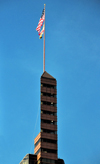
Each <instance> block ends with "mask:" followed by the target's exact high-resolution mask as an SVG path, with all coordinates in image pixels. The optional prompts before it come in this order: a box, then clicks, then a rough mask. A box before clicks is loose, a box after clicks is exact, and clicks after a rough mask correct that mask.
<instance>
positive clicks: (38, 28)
mask: <svg viewBox="0 0 100 164" xmlns="http://www.w3.org/2000/svg"><path fill="white" fill-rule="evenodd" d="M44 19H45V9H43V11H42V15H41V17H40V20H39V23H38V26H37V28H36V31H38V34H39V35H40V29H41V26H42V25H43V22H44Z"/></svg>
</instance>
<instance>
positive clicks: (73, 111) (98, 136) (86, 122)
mask: <svg viewBox="0 0 100 164" xmlns="http://www.w3.org/2000/svg"><path fill="white" fill-rule="evenodd" d="M44 3H46V71H47V72H48V73H50V74H51V75H52V76H54V77H55V78H56V79H57V94H58V95H57V102H58V105H57V107H58V157H59V158H63V159H64V161H65V163H66V164H100V1H99V0H80V1H78V0H76V1H75V0H63V1H61V0H57V1H53V0H48V1H43V0H42V1H40V0H37V1H35V0H29V1H28V0H20V1H18V0H14V1H13V0H9V2H8V1H7V0H0V163H2V164H6V163H7V164H13V163H14V164H18V163H19V162H20V161H21V160H22V158H23V157H24V156H25V155H26V154H27V153H34V145H33V141H34V138H35V137H36V135H37V134H38V133H39V131H40V113H39V112H40V111H39V110H40V76H41V75H42V73H43V40H39V38H38V34H37V32H36V26H37V24H38V21H39V18H40V16H41V13H42V10H43V7H44ZM37 115H38V117H37ZM36 120H37V121H36ZM36 122H37V123H36ZM5 156H6V157H5Z"/></svg>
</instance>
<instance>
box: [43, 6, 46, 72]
mask: <svg viewBox="0 0 100 164" xmlns="http://www.w3.org/2000/svg"><path fill="white" fill-rule="evenodd" d="M45 6H46V4H44V42H43V72H45Z"/></svg>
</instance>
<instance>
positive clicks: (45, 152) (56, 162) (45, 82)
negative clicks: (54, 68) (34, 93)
mask: <svg viewBox="0 0 100 164" xmlns="http://www.w3.org/2000/svg"><path fill="white" fill-rule="evenodd" d="M40 110H41V122H40V124H41V125H40V127H41V129H40V133H39V134H38V135H37V137H36V138H35V139H34V147H35V148H34V155H30V154H27V155H26V156H25V157H24V159H23V160H22V161H21V162H20V164H35V163H37V164H64V161H63V160H62V159H58V148H57V81H56V79H55V78H54V77H52V76H51V75H50V74H48V73H47V72H46V71H45V72H44V73H43V74H42V76H41V109H40ZM27 156H28V157H29V158H28V159H27V158H26V157H27ZM32 156H33V158H32ZM26 159H27V160H26ZM32 160H33V161H32ZM30 161H31V162H30ZM24 162H26V163H24Z"/></svg>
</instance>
